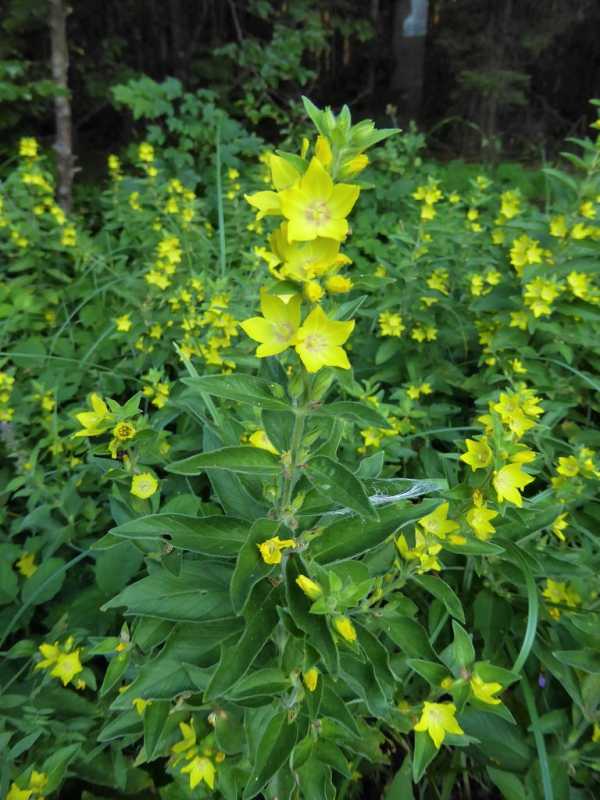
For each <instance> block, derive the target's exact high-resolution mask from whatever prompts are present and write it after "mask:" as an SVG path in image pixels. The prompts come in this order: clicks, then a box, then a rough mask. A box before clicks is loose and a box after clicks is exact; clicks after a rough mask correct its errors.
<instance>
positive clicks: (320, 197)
mask: <svg viewBox="0 0 600 800" xmlns="http://www.w3.org/2000/svg"><path fill="white" fill-rule="evenodd" d="M359 193H360V188H359V187H358V186H354V185H353V184H349V183H338V184H334V182H333V180H332V179H331V176H330V175H329V173H328V172H327V170H326V169H325V168H324V167H323V165H322V164H321V162H320V161H319V159H318V158H313V159H312V160H311V162H310V164H309V167H308V169H307V170H306V172H305V173H304V175H303V176H302V177H301V178H300V180H299V181H298V182H297V183H296V184H295V185H294V186H292V187H290V188H289V189H284V190H283V191H281V192H279V197H280V199H281V211H282V213H283V216H284V217H285V218H286V219H287V220H288V240H289V241H290V242H308V241H310V240H312V239H316V238H317V236H323V237H325V238H327V239H335V240H336V241H338V242H341V241H342V239H344V237H345V236H346V234H347V233H348V221H347V219H346V217H347V216H348V214H349V213H350V211H352V208H353V206H354V204H355V203H356V201H357V199H358V195H359Z"/></svg>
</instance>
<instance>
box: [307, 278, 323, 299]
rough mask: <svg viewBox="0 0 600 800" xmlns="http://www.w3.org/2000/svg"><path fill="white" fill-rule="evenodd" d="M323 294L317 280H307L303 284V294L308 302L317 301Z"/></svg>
mask: <svg viewBox="0 0 600 800" xmlns="http://www.w3.org/2000/svg"><path fill="white" fill-rule="evenodd" d="M324 294H325V292H324V291H323V287H322V286H321V284H320V283H319V281H308V282H307V283H305V284H304V296H305V297H306V299H307V300H308V301H309V302H310V303H318V302H319V300H320V299H321V298H322V297H323V295H324Z"/></svg>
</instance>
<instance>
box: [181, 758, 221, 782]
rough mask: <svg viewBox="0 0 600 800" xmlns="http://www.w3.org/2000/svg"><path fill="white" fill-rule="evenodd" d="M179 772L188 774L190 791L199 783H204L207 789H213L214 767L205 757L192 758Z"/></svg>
mask: <svg viewBox="0 0 600 800" xmlns="http://www.w3.org/2000/svg"><path fill="white" fill-rule="evenodd" d="M181 772H182V773H186V772H187V773H188V774H189V777H190V789H195V788H196V786H198V784H199V783H200V781H204V783H205V784H206V785H207V786H208V788H209V789H214V788H215V772H216V770H215V765H214V764H213V763H212V761H211V760H210V759H209V758H206V757H205V756H194V757H193V758H192V759H191V761H189V763H188V764H186V765H185V767H182V768H181Z"/></svg>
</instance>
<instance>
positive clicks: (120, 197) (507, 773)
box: [0, 79, 600, 800]
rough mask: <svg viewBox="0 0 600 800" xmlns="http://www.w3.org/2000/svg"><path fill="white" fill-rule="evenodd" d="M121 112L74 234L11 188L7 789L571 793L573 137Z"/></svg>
mask: <svg viewBox="0 0 600 800" xmlns="http://www.w3.org/2000/svg"><path fill="white" fill-rule="evenodd" d="M114 94H115V98H116V100H117V101H118V102H119V103H121V104H125V105H127V106H128V107H129V108H131V110H132V112H133V114H134V115H135V116H136V117H137V118H138V119H140V120H141V121H143V122H144V123H147V133H146V136H145V138H144V140H143V141H141V142H136V143H132V144H131V145H130V147H129V151H128V156H127V155H124V156H123V157H122V158H121V159H119V158H117V156H116V155H112V156H110V158H109V161H108V175H107V176H106V178H105V179H104V180H103V182H102V185H101V186H99V187H95V188H94V189H93V190H92V189H88V191H86V193H85V196H84V197H83V198H82V200H83V202H82V205H81V206H80V207H79V208H77V209H76V210H75V212H74V213H73V214H72V215H70V216H69V217H66V216H65V214H64V213H63V212H62V211H61V209H60V208H58V206H57V205H56V203H55V201H54V199H53V188H54V184H53V175H52V169H51V164H50V162H49V160H48V158H47V157H46V156H45V155H44V154H43V153H41V152H40V151H39V149H38V146H37V144H36V142H35V141H33V140H31V139H29V138H25V139H22V140H21V143H20V146H19V155H18V157H15V158H14V159H13V161H12V163H11V164H10V166H9V167H8V168H7V170H6V175H5V180H4V181H3V183H2V194H1V207H0V250H1V252H2V256H3V264H4V277H3V280H2V282H1V283H0V331H1V333H0V337H1V338H0V425H1V429H0V435H1V445H0V447H1V448H2V449H1V452H2V458H3V461H2V466H1V468H0V469H1V472H0V486H1V487H2V488H1V489H0V515H1V516H0V521H1V522H2V529H1V532H0V556H1V557H0V603H1V606H0V639H1V641H2V647H3V660H2V664H1V665H0V693H1V694H0V741H1V742H2V747H3V752H4V754H5V757H4V760H3V764H2V772H1V773H0V796H2V797H4V796H8V797H9V798H10V800H19V799H21V800H29V798H36V800H37V798H39V797H43V796H52V795H54V796H57V797H63V796H64V797H67V796H77V797H79V796H81V797H85V798H88V800H92V798H94V797H102V796H107V795H108V796H111V797H117V796H119V797H120V796H125V795H133V796H136V795H137V796H139V797H146V796H148V794H149V793H150V792H152V793H154V794H156V795H157V796H159V797H161V798H164V800H180V799H183V798H191V797H208V796H216V797H222V798H226V800H236V798H252V797H264V798H269V799H270V800H275V798H282V797H285V798H298V800H299V799H300V798H302V799H303V800H313V798H314V800H323V798H331V800H333V799H334V798H340V800H341V799H342V798H361V797H382V798H385V800H396V798H403V800H404V798H410V797H418V798H422V800H425V798H427V800H429V798H433V797H439V798H444V800H449V798H451V797H461V798H463V797H464V798H470V797H477V796H478V795H479V796H483V797H485V796H486V793H489V794H488V796H490V797H493V796H494V794H493V792H496V793H499V796H501V797H503V798H505V799H506V800H513V798H519V799H520V798H527V800H538V798H544V800H549V798H555V800H567V799H569V800H572V798H577V800H579V798H586V799H588V798H589V800H593V798H594V797H596V796H597V794H598V787H599V781H598V771H599V769H600V683H599V681H598V671H599V666H598V665H599V663H600V661H599V659H600V640H599V637H598V630H599V627H598V624H599V621H600V620H599V614H598V602H599V600H598V588H599V587H598V577H597V575H598V567H599V559H600V554H599V548H598V538H597V532H596V529H597V521H598V518H599V512H600V506H599V504H598V501H597V490H598V480H599V477H600V458H599V456H598V454H597V449H598V448H599V447H600V433H599V431H598V413H599V411H600V407H599V402H598V389H599V383H598V375H597V365H598V357H599V355H600V337H599V335H598V334H599V333H600V281H599V278H598V253H599V248H600V223H599V215H600V137H597V136H594V138H585V139H579V140H576V141H573V142H571V143H570V144H571V147H572V149H576V150H577V153H578V155H575V156H574V155H569V156H568V157H569V161H568V162H566V167H568V169H566V168H565V164H563V166H562V167H561V168H559V167H552V168H550V167H548V168H546V169H544V170H543V171H542V172H531V173H530V172H527V171H525V170H523V169H521V168H518V167H515V166H514V165H509V164H504V165H500V166H498V167H497V168H496V169H495V170H493V171H490V172H489V173H486V172H485V171H484V170H483V169H482V168H479V167H472V166H467V165H465V164H463V163H461V162H452V163H450V164H448V165H445V166H443V167H442V166H440V165H438V164H436V163H433V162H431V161H429V160H427V159H425V158H424V157H423V155H422V150H423V148H424V144H425V142H424V140H423V137H421V136H420V135H419V134H418V133H416V131H414V130H413V131H409V132H408V133H404V134H402V133H399V134H398V133H396V134H395V135H392V134H394V131H391V130H388V131H383V132H381V131H375V130H373V128H372V126H370V125H369V124H368V123H366V122H363V123H360V124H359V125H356V126H354V127H351V126H350V119H349V113H348V112H347V109H346V110H344V111H343V112H342V113H341V114H340V115H339V116H338V117H334V116H333V115H332V114H331V113H329V112H320V111H318V110H317V109H316V108H315V107H314V106H312V104H310V103H306V106H305V107H306V110H307V111H308V113H309V116H310V117H311V121H312V123H313V124H314V126H316V128H317V133H318V137H317V138H316V139H315V131H314V129H313V128H311V129H309V128H308V127H307V124H306V122H303V124H302V127H298V126H291V124H290V125H289V129H288V126H287V125H286V130H285V133H286V138H285V141H284V142H283V144H282V147H283V150H278V151H277V153H275V152H274V151H273V150H271V149H269V148H268V147H267V145H266V144H265V143H264V142H263V141H261V139H260V138H259V137H258V136H257V135H254V134H252V133H250V132H249V131H248V130H247V129H246V128H245V127H243V126H242V125H241V124H240V123H239V122H238V121H235V120H234V119H232V117H231V116H230V115H229V114H227V113H226V112H225V111H223V110H221V109H220V107H219V106H218V103H217V99H216V97H215V95H214V94H211V93H209V92H207V91H200V92H192V91H185V90H184V89H183V88H182V86H181V84H179V83H178V82H177V81H168V82H166V83H164V84H156V83H153V82H152V81H150V80H149V79H142V80H141V81H140V80H138V81H136V82H133V83H128V84H122V85H121V86H120V87H118V88H117V89H115V92H114ZM303 116H304V111H303V110H301V109H300V108H296V109H295V111H294V115H293V119H300V118H301V117H303ZM598 126H599V123H597V124H596V127H598ZM249 127H251V126H249ZM594 133H595V131H594ZM304 135H306V136H307V137H309V138H307V139H306V140H304ZM367 148H372V149H369V153H368V155H369V159H370V162H369V163H368V166H367V160H366V159H365V158H364V151H365V150H366V149H367ZM569 162H570V163H569ZM363 170H364V171H363ZM331 181H333V182H334V183H335V187H336V188H335V191H338V192H339V196H338V195H335V194H331V192H330V182H331ZM323 186H325V187H326V190H324V189H323ZM340 187H343V188H340ZM358 190H360V196H359V197H358V201H357V202H356V207H355V208H354V209H353V210H352V213H351V215H350V216H349V214H350V209H351V207H352V204H353V202H354V201H356V198H357V196H358ZM319 192H323V193H324V194H323V197H321V194H319ZM328 192H329V194H328ZM257 193H260V194H257ZM244 194H246V196H247V198H248V199H249V202H247V201H246V199H245V198H244ZM313 196H314V197H317V199H318V202H317V205H316V206H315V205H314V204H313V205H311V203H312V200H313V199H314V198H313ZM333 197H336V198H337V199H336V200H335V202H334V200H333V199H331V198H333ZM306 198H308V199H306ZM323 198H324V199H323ZM350 199H351V200H352V201H353V202H350ZM303 203H304V204H305V205H304V206H303V205H302V204H303ZM336 204H337V206H336ZM298 208H304V211H303V212H302V213H299V212H297V209H298ZM336 208H337V211H336ZM256 209H261V210H262V211H267V212H268V213H266V214H265V215H264V217H263V218H262V219H257V217H256V215H255V211H256ZM307 209H308V210H307ZM309 212H310V213H309ZM281 214H283V217H284V219H285V224H284V231H285V230H287V231H288V234H289V236H287V235H286V236H284V237H283V239H282V234H281V228H279V229H278V228H277V226H278V224H279V222H280V219H278V218H277V215H281ZM258 216H259V217H260V216H261V214H259V215H258ZM348 216H349V221H350V225H351V229H348V230H347V231H346V228H347V225H346V217H348ZM330 217H333V218H334V222H335V223H336V224H335V225H334V226H332V227H331V228H328V229H327V230H328V234H327V236H323V237H318V238H316V239H315V238H314V237H313V238H312V239H311V238H310V237H311V236H312V233H311V231H312V230H313V229H312V227H311V226H317V228H318V226H319V225H322V224H328V223H329V222H330V221H331V220H330ZM285 225H287V229H286V228H285ZM292 228H293V230H294V231H295V234H294V235H296V236H297V237H298V238H296V240H294V238H293V236H292V234H291V233H290V231H291V230H292ZM307 229H308V233H307ZM276 230H279V231H280V236H279V239H277V238H273V237H272V235H271V234H272V233H273V232H274V231H276ZM346 232H347V236H346ZM332 240H333V242H334V244H333V245H332V243H331V242H332ZM340 240H341V241H340ZM340 243H341V246H342V248H343V255H341V254H340V252H339V245H340ZM313 247H314V250H311V248H313ZM294 248H296V250H295V249H294ZM319 248H324V249H325V250H326V251H327V257H325V256H324V255H323V252H324V251H323V250H319ZM332 253H333V255H332ZM282 298H283V299H282ZM259 305H260V308H261V312H259V311H258V309H259ZM300 308H302V320H301V319H300ZM295 309H297V310H298V318H297V319H296V318H295V314H296V311H295ZM318 309H324V311H325V315H326V322H323V320H322V318H320V317H319V314H321V311H319V310H318ZM259 313H262V314H263V317H260V316H258V315H259ZM269 315H271V316H269ZM266 319H273V320H275V322H274V323H273V327H269V326H268V325H265V324H264V323H265V320H266ZM256 320H259V322H258V323H257V322H256ZM282 320H283V323H282ZM314 320H317V323H318V325H317V326H316V327H314V326H313V328H312V329H311V321H313V322H314ZM275 323H277V324H275ZM281 324H283V328H281ZM278 326H279V327H278ZM289 326H291V327H289ZM267 329H268V332H267V333H266V334H264V332H265V330H267ZM282 331H283V333H284V334H285V335H284V336H283V339H282V338H281V337H282V335H283V334H282ZM263 334H264V336H263ZM286 336H287V339H286ZM257 337H258V338H257ZM260 337H263V338H262V339H261V338H260ZM278 337H279V338H278ZM311 337H312V339H311ZM334 338H335V342H334V341H333V340H334ZM252 339H255V341H252ZM263 340H264V341H266V342H267V343H268V344H269V343H270V344H271V345H272V344H273V341H274V340H275V342H276V344H277V345H278V344H281V342H282V341H283V344H282V345H281V347H276V348H275V352H274V354H273V355H269V356H268V357H262V355H263V354H262V353H261V352H260V348H259V351H258V353H257V351H256V341H259V342H261V341H263ZM311 342H312V343H311ZM323 342H325V343H323ZM261 346H262V345H261ZM311 348H312V350H311ZM336 348H337V349H336ZM340 351H341V352H340ZM315 358H319V359H321V363H319V364H317V365H316V366H315ZM346 359H349V363H347V362H346ZM350 365H351V367H350ZM320 367H322V368H320ZM440 728H441V730H440ZM213 785H214V789H213V788H212V787H213ZM496 796H498V794H496Z"/></svg>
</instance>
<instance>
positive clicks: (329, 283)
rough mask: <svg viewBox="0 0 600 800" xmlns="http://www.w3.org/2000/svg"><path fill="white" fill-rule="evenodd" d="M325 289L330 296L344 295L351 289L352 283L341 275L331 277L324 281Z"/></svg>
mask: <svg viewBox="0 0 600 800" xmlns="http://www.w3.org/2000/svg"><path fill="white" fill-rule="evenodd" d="M325 287H326V289H327V291H328V292H329V293H330V294H344V293H345V292H349V291H350V289H352V281H351V280H350V278H346V277H344V276H343V275H332V276H331V277H330V278H327V280H326V281H325Z"/></svg>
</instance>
